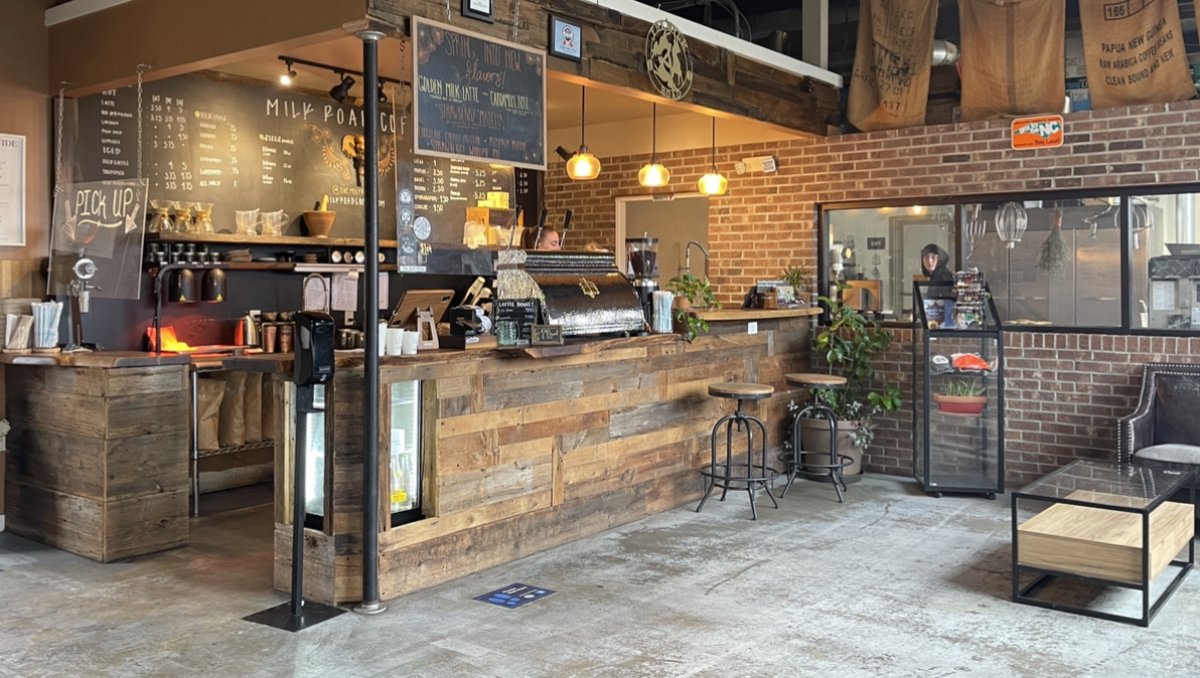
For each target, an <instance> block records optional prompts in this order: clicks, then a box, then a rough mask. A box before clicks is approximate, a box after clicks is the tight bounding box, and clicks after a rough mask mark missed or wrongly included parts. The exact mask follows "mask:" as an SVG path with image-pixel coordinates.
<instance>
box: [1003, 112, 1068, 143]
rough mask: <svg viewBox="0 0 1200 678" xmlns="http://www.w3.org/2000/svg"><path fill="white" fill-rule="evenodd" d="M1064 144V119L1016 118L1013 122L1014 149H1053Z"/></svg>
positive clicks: (1050, 116) (1047, 117) (1045, 116)
mask: <svg viewBox="0 0 1200 678" xmlns="http://www.w3.org/2000/svg"><path fill="white" fill-rule="evenodd" d="M1062 144H1063V117H1062V116H1061V115H1039V116H1034V117H1030V118H1016V119H1015V120H1013V121H1012V147H1013V149H1014V150H1018V151H1023V150H1029V149H1032V148H1053V147H1055V146H1062Z"/></svg>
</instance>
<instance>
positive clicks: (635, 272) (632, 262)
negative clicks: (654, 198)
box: [625, 235, 658, 325]
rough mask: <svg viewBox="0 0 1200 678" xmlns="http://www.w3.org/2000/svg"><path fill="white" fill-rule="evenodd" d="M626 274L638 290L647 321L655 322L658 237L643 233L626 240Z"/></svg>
mask: <svg viewBox="0 0 1200 678" xmlns="http://www.w3.org/2000/svg"><path fill="white" fill-rule="evenodd" d="M625 259H626V261H628V262H629V263H628V264H627V266H626V274H627V275H628V276H629V279H630V280H631V281H632V282H633V287H634V289H635V290H637V295H638V302H639V303H640V304H641V306H642V314H643V315H644V316H646V322H647V323H649V324H650V325H653V324H654V292H655V291H657V290H658V238H651V237H649V236H647V235H643V236H642V237H641V238H627V239H626V240H625Z"/></svg>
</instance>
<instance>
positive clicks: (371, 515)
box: [355, 31, 385, 614]
mask: <svg viewBox="0 0 1200 678" xmlns="http://www.w3.org/2000/svg"><path fill="white" fill-rule="evenodd" d="M358 37H359V39H360V40H362V41H363V117H364V118H365V120H364V125H363V127H364V129H363V137H364V142H365V144H366V149H365V150H366V167H365V168H364V177H363V202H364V208H365V217H366V218H365V220H364V221H365V226H364V229H363V240H364V241H365V244H366V250H367V251H366V255H367V261H366V262H365V263H366V270H365V276H364V277H365V278H366V280H364V285H363V288H364V292H365V293H364V295H363V305H364V306H365V308H364V309H363V325H364V327H363V330H365V332H366V336H367V340H366V342H365V346H364V348H365V349H366V356H365V357H366V359H365V360H364V361H363V391H364V393H363V400H364V403H363V406H364V407H365V409H366V412H365V413H364V415H365V416H364V417H363V491H362V502H363V507H362V517H363V522H362V558H363V562H362V602H361V603H360V604H359V605H358V607H356V608H355V611H357V612H361V613H365V614H374V613H377V612H382V611H383V610H384V609H385V608H384V606H383V605H382V604H380V602H379V532H378V529H379V528H378V526H379V324H378V323H379V41H380V40H381V39H383V37H384V35H383V33H380V32H378V31H361V32H360V33H358Z"/></svg>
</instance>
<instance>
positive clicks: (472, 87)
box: [413, 17, 546, 170]
mask: <svg viewBox="0 0 1200 678" xmlns="http://www.w3.org/2000/svg"><path fill="white" fill-rule="evenodd" d="M413 33H414V35H415V36H416V37H415V40H414V42H415V44H416V54H415V55H414V58H413V83H414V88H415V92H416V101H415V106H414V114H413V117H414V118H415V122H416V134H415V135H414V144H415V146H414V151H415V152H416V153H418V154H421V155H440V156H446V157H451V158H463V159H470V160H481V161H484V162H491V163H499V164H505V165H513V166H515V167H527V168H530V169H539V170H544V169H546V53H545V52H544V51H542V50H534V49H529V48H528V47H522V46H521V45H517V44H513V43H511V42H505V41H503V40H496V39H494V38H489V37H486V36H483V35H478V34H475V33H466V32H463V31H460V30H458V29H456V28H454V27H452V26H447V25H445V24H439V23H435V22H432V21H428V20H425V19H422V18H420V17H414V18H413Z"/></svg>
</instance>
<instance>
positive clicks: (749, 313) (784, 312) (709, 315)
mask: <svg viewBox="0 0 1200 678" xmlns="http://www.w3.org/2000/svg"><path fill="white" fill-rule="evenodd" d="M693 315H695V316H696V317H697V318H700V319H701V320H707V321H708V322H721V321H723V320H732V321H741V322H745V321H747V320H771V319H773V318H805V317H810V316H817V315H821V309H820V308H813V307H809V306H805V307H803V308H772V309H765V308H735V309H728V310H726V309H722V310H719V311H694V312H693Z"/></svg>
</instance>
